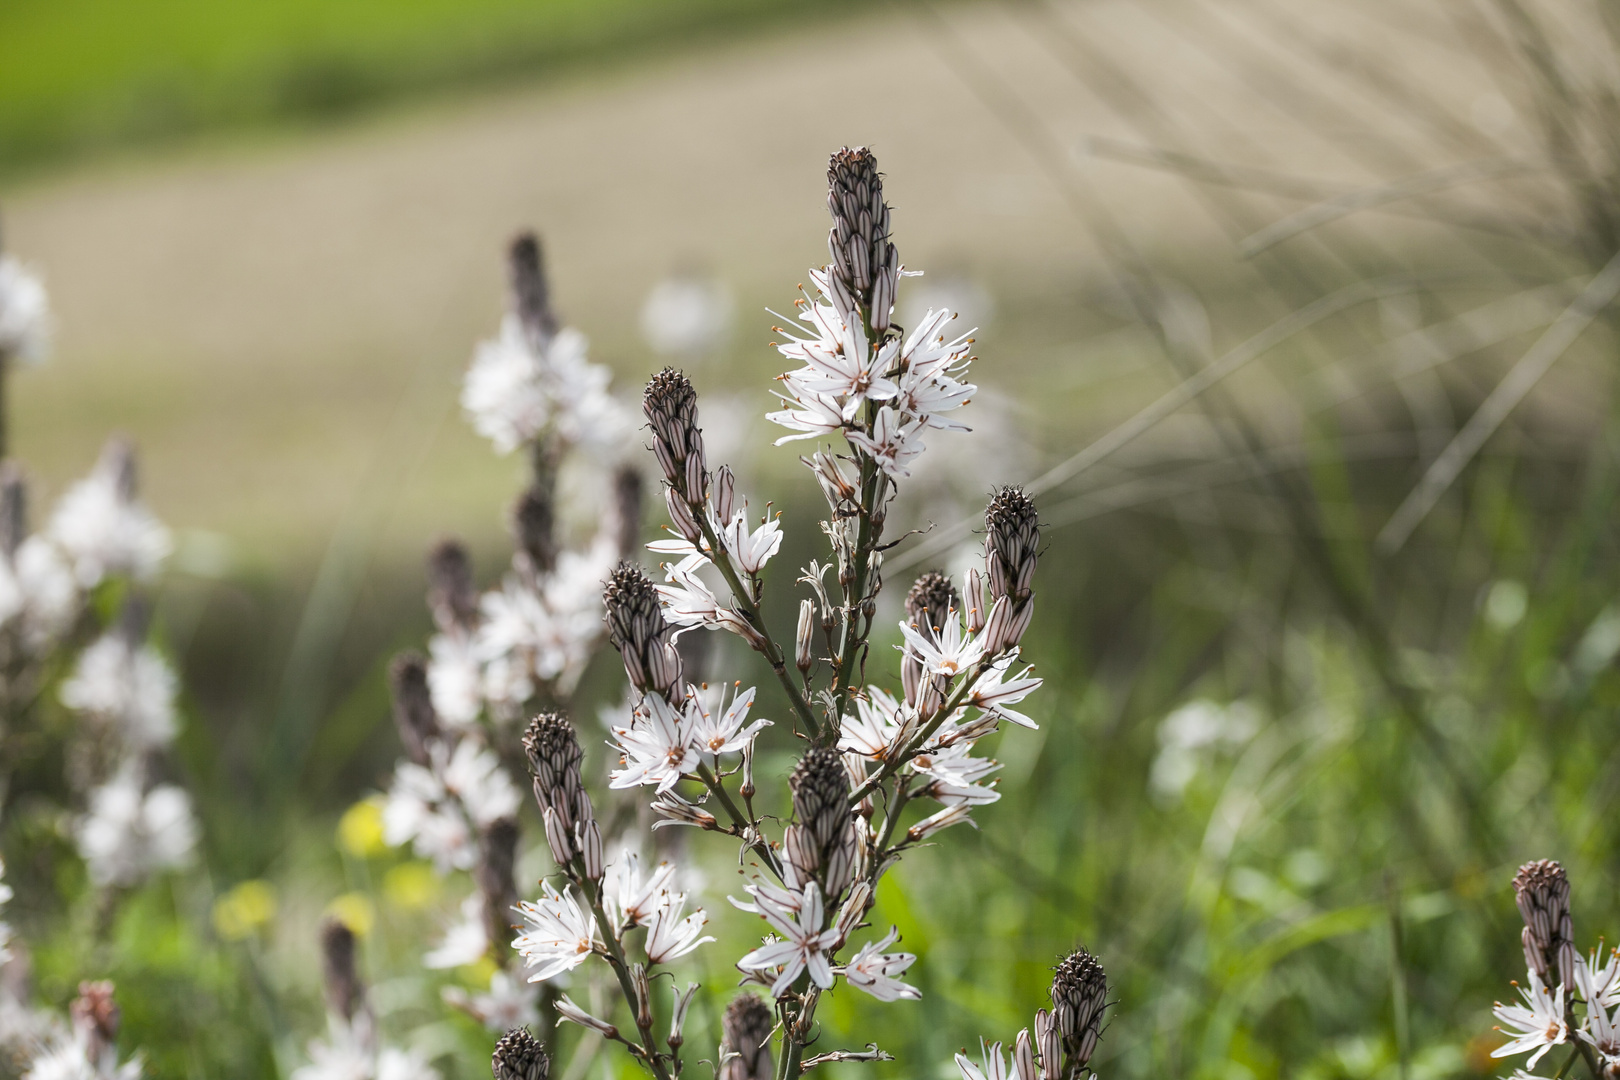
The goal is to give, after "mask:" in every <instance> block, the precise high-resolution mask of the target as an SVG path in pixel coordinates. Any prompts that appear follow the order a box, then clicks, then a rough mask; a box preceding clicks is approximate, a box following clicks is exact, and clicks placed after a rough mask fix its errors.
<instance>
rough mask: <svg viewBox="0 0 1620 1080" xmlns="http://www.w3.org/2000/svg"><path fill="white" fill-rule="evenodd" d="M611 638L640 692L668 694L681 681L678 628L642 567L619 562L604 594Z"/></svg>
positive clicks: (632, 682) (628, 673) (633, 684)
mask: <svg viewBox="0 0 1620 1080" xmlns="http://www.w3.org/2000/svg"><path fill="white" fill-rule="evenodd" d="M602 600H603V603H604V605H605V606H606V608H607V627H608V638H609V640H610V641H612V643H613V647H614V648H615V649H618V650H619V655H620V656H621V657H622V658H623V659H624V670H625V674H627V675H628V676H629V677H630V684H631V685H632V686H634V687H635V688H636V691H637V692H638V693H642V694H647V693H653V694H658V695H660V696H662V697H666V698H667V697H668V696H669V695H670V694H672V693H674V692H675V691H676V688H677V687H678V686H679V685H680V682H681V656H680V653H678V652H676V651H675V642H674V635H675V628H674V627H673V626H671V625H670V624H669V622H668V621H667V620H665V618H664V608H663V604H662V603H660V601H659V594H658V588H657V586H655V585H654V584H653V582H652V579H651V578H649V577H648V576H647V575H646V573H644V572H643V571H642V570H641V568H640V567H638V566H633V565H631V564H630V563H620V564H619V566H618V568H617V569H616V570H614V571H613V576H612V577H611V578H609V579H608V583H607V588H606V590H605V591H604V592H603V594H602Z"/></svg>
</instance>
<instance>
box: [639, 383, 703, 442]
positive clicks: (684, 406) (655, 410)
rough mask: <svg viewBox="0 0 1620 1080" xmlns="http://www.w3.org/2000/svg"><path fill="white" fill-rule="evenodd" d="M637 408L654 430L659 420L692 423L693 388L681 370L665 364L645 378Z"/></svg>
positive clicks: (657, 427) (694, 405) (695, 407)
mask: <svg viewBox="0 0 1620 1080" xmlns="http://www.w3.org/2000/svg"><path fill="white" fill-rule="evenodd" d="M641 408H642V411H643V412H645V413H646V414H647V419H648V420H649V421H651V422H652V425H653V429H654V430H655V431H657V430H658V429H659V424H660V422H667V421H675V422H679V423H682V424H687V425H690V424H694V423H696V422H697V390H695V389H694V388H693V387H692V380H691V379H688V378H687V377H686V373H685V372H683V371H679V370H677V369H675V368H670V367H667V368H664V369H663V370H662V371H660V372H659V373H658V374H656V375H654V376H653V377H652V378H651V379H649V380H648V381H647V389H646V390H645V391H644V392H643V393H642V396H641Z"/></svg>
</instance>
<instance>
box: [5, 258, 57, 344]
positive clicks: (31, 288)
mask: <svg viewBox="0 0 1620 1080" xmlns="http://www.w3.org/2000/svg"><path fill="white" fill-rule="evenodd" d="M50 346H51V304H50V297H49V296H48V295H47V294H46V292H45V286H44V284H43V283H42V282H41V281H40V279H39V277H38V275H36V274H35V273H33V272H32V271H31V270H29V269H28V267H26V266H24V265H23V264H22V263H21V262H19V261H18V260H17V258H16V257H15V256H12V255H7V254H4V253H3V252H0V365H3V364H4V363H5V361H7V360H9V359H11V358H13V357H15V358H16V359H17V360H19V361H21V362H22V363H25V364H37V363H39V362H40V361H42V360H44V359H45V355H46V354H47V353H48V352H49V351H50Z"/></svg>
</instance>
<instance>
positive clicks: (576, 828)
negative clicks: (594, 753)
mask: <svg viewBox="0 0 1620 1080" xmlns="http://www.w3.org/2000/svg"><path fill="white" fill-rule="evenodd" d="M523 751H524V753H525V754H527V755H528V758H529V771H530V773H531V774H532V775H533V777H534V798H535V801H536V802H537V803H539V804H540V811H541V814H542V816H543V817H544V819H545V823H546V842H547V843H548V844H549V845H550V847H551V856H552V858H553V859H555V860H556V862H557V865H558V866H561V867H567V866H571V865H572V864H573V862H574V860H575V859H579V860H581V866H582V868H583V869H584V873H585V876H586V877H587V878H588V879H590V880H592V881H600V880H602V873H603V867H602V834H601V832H600V831H599V830H598V829H597V826H596V817H595V815H594V813H593V812H592V810H591V799H590V796H589V795H588V794H586V792H585V785H584V782H583V781H582V780H581V779H580V776H579V763H580V762H581V761H582V760H584V757H585V754H584V752H583V751H582V750H581V749H580V747H579V738H578V736H577V735H576V734H575V733H574V725H573V724H571V723H569V722H568V720H567V718H566V717H563V716H562V715H560V714H558V713H541V714H540V715H538V716H536V717H535V718H534V719H533V720H531V721H530V722H529V729H528V731H527V732H525V733H524V736H523Z"/></svg>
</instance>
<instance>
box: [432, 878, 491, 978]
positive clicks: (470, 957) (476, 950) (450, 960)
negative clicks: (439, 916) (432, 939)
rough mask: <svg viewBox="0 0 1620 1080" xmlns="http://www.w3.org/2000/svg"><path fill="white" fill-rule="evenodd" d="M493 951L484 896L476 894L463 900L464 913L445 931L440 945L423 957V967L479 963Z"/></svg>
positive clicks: (450, 966)
mask: <svg viewBox="0 0 1620 1080" xmlns="http://www.w3.org/2000/svg"><path fill="white" fill-rule="evenodd" d="M488 951H489V933H488V931H487V930H486V929H485V928H484V898H483V897H482V896H480V895H479V894H478V893H473V894H472V895H471V896H469V897H467V899H465V900H463V901H462V902H461V916H460V918H458V919H457V920H456V921H455V922H453V923H451V924H450V928H449V929H448V930H446V931H445V932H444V940H442V941H441V942H440V943H439V947H438V948H436V949H433V950H431V951H430V952H429V953H428V954H427V955H426V956H424V957H422V966H423V967H426V968H433V969H435V970H440V969H443V968H457V967H462V966H464V965H466V964H476V963H477V962H478V961H479V960H482V959H483V958H484V953H486V952H488Z"/></svg>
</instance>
